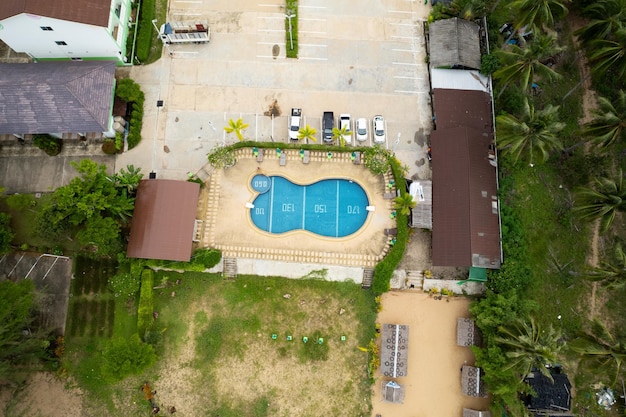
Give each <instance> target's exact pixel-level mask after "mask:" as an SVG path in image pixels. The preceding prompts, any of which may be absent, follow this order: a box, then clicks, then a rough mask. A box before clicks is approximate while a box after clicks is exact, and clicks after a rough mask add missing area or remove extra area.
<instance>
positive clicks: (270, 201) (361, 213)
mask: <svg viewBox="0 0 626 417" xmlns="http://www.w3.org/2000/svg"><path fill="white" fill-rule="evenodd" d="M252 188H253V189H254V190H255V191H257V192H259V193H261V194H259V195H258V196H257V198H256V199H255V200H254V201H253V202H252V204H254V208H252V209H250V217H251V218H252V222H253V223H254V224H255V225H256V226H257V227H258V228H259V229H261V230H264V231H266V232H270V233H285V232H289V231H292V230H308V231H309V232H312V233H316V234H318V235H322V236H329V237H344V236H348V235H351V234H352V233H354V232H356V231H357V230H359V229H360V228H361V226H363V223H365V219H366V218H367V214H368V212H367V210H366V207H367V205H368V204H369V203H368V199H367V195H366V194H365V190H363V188H361V186H360V185H359V184H357V183H355V182H353V181H349V180H344V179H328V180H322V181H319V182H316V183H313V184H308V185H298V184H294V183H292V182H291V181H289V180H287V179H285V178H283V177H279V176H272V177H266V176H265V175H255V176H254V178H253V179H252Z"/></svg>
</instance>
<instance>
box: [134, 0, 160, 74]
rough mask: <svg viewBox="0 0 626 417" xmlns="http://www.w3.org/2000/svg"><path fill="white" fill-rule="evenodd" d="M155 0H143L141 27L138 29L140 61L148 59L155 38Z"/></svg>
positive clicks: (140, 13)
mask: <svg viewBox="0 0 626 417" xmlns="http://www.w3.org/2000/svg"><path fill="white" fill-rule="evenodd" d="M155 3H156V2H155V0H143V1H142V3H141V10H140V12H139V29H138V30H137V43H136V52H137V53H136V55H137V58H138V59H139V61H140V62H143V61H145V60H147V59H148V55H149V54H150V47H151V46H152V41H153V39H154V38H155V34H154V27H153V26H152V19H154V12H155Z"/></svg>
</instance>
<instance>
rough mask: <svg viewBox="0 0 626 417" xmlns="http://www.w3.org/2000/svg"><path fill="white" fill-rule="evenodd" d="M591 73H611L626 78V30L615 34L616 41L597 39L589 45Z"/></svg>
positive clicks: (623, 29)
mask: <svg viewBox="0 0 626 417" xmlns="http://www.w3.org/2000/svg"><path fill="white" fill-rule="evenodd" d="M589 49H590V50H591V52H590V54H589V63H590V64H591V72H593V73H594V74H595V75H604V74H606V73H607V72H608V71H611V73H613V74H614V75H615V76H616V77H620V78H624V77H625V76H626V28H622V29H620V30H618V31H617V32H615V34H614V39H597V40H594V41H591V42H590V43H589Z"/></svg>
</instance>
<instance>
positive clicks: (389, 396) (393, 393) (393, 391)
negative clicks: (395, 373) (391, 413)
mask: <svg viewBox="0 0 626 417" xmlns="http://www.w3.org/2000/svg"><path fill="white" fill-rule="evenodd" d="M381 393H382V396H383V400H384V401H386V402H388V403H395V404H402V403H404V385H400V384H398V383H397V382H395V381H382V382H381Z"/></svg>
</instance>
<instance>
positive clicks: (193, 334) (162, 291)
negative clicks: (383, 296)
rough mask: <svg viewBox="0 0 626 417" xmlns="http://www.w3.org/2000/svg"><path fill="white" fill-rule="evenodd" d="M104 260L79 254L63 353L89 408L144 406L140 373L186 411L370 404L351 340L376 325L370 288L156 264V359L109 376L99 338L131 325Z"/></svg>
mask: <svg viewBox="0 0 626 417" xmlns="http://www.w3.org/2000/svg"><path fill="white" fill-rule="evenodd" d="M114 268H115V265H114V264H112V263H107V262H104V263H103V262H102V261H93V260H89V259H80V258H79V259H78V260H77V262H76V279H75V280H74V282H73V288H72V294H73V297H72V299H71V306H70V317H69V323H68V336H67V338H66V346H67V353H66V356H65V357H66V359H67V360H66V363H65V365H66V366H67V367H68V368H69V370H70V374H72V375H74V376H75V379H76V382H77V384H78V385H79V386H80V387H81V388H82V389H83V390H84V391H85V392H86V396H85V399H86V401H85V403H86V404H87V409H89V410H91V412H93V413H95V414H94V415H105V414H106V413H113V414H112V415H116V416H136V415H150V409H149V407H148V402H147V401H146V400H145V399H144V398H143V394H142V393H141V392H140V391H139V389H138V388H139V387H140V386H141V384H142V383H143V382H144V381H149V382H150V383H151V385H152V387H153V389H156V390H157V392H158V394H157V396H156V398H155V400H156V401H157V403H158V404H160V405H162V409H165V408H163V407H169V406H170V405H174V406H175V407H176V408H177V410H179V412H180V413H181V414H184V415H193V416H213V415H219V416H221V417H228V416H237V417H244V416H251V417H252V416H254V417H256V416H296V415H297V416H319V415H332V416H346V417H353V416H358V415H368V414H369V412H370V410H371V398H370V395H371V394H370V389H371V385H370V381H369V378H368V374H367V364H368V354H367V353H364V352H362V351H360V350H359V349H358V346H367V344H368V341H369V340H370V339H371V338H372V337H374V334H375V327H374V322H375V319H376V303H375V301H374V297H373V296H372V294H371V292H369V291H364V290H362V289H361V288H360V286H358V285H356V284H353V283H333V282H327V281H321V280H291V279H285V278H264V277H256V276H254V277H245V276H240V277H238V278H237V280H235V281H225V280H224V279H223V278H222V277H221V275H213V274H203V273H185V274H179V273H175V272H166V271H160V272H158V273H157V274H156V275H155V281H154V285H155V290H154V291H155V311H157V312H158V318H157V319H156V321H155V326H154V328H153V330H154V331H155V332H153V335H156V336H153V337H152V342H153V343H154V346H155V348H156V351H157V354H158V361H157V363H156V364H155V365H154V366H153V367H152V368H151V369H148V370H147V371H146V372H144V373H143V374H142V375H137V376H134V377H130V378H127V379H125V380H123V381H121V382H119V383H116V384H107V383H106V382H105V381H104V380H103V379H102V376H101V372H100V360H101V349H102V346H103V344H104V342H106V341H107V340H108V339H109V338H110V337H111V336H114V337H115V336H122V337H128V336H130V335H131V334H133V333H134V332H136V319H137V317H136V309H137V305H136V300H134V299H131V300H122V299H117V298H115V297H112V295H111V294H110V293H109V291H108V289H107V288H106V285H105V284H102V282H103V279H106V276H108V275H109V274H110V273H111V272H112V271H113V270H114ZM111 307H113V308H111ZM272 335H275V339H274V338H273V337H272ZM288 336H291V339H292V340H288ZM342 336H345V340H343V341H342ZM303 337H308V342H307V343H303ZM320 339H323V340H320ZM131 404H132V405H131ZM122 405H123V406H122ZM98 413H101V414H98Z"/></svg>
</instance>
